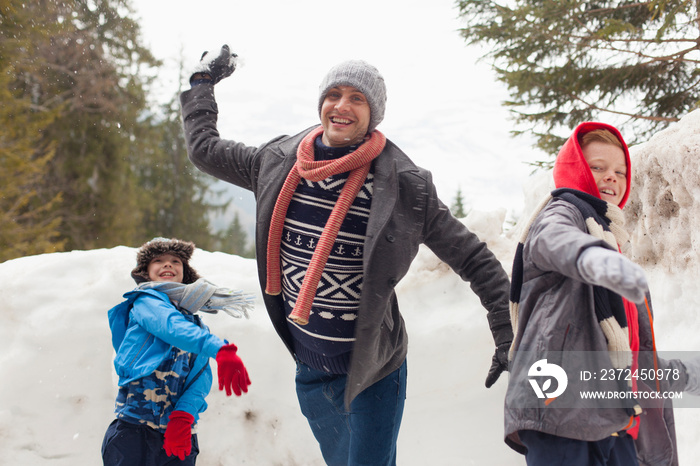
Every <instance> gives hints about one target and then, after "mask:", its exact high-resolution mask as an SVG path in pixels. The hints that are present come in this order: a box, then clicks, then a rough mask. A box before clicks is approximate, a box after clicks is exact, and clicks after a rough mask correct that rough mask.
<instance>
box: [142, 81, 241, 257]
mask: <svg viewBox="0 0 700 466" xmlns="http://www.w3.org/2000/svg"><path fill="white" fill-rule="evenodd" d="M177 95H179V92H178V93H177ZM177 95H175V96H173V99H172V100H171V101H170V102H168V103H167V104H165V105H164V106H163V107H162V111H161V113H160V114H159V115H154V116H152V117H150V118H149V121H150V131H149V132H148V134H144V135H143V138H142V139H141V140H140V141H139V143H138V144H137V148H138V150H139V152H140V153H141V154H142V155H143V157H141V158H139V159H137V160H135V172H136V178H137V180H138V185H139V189H141V190H142V194H141V197H142V199H141V201H140V203H141V211H142V212H143V215H144V219H143V222H142V225H143V227H144V230H145V231H144V233H143V234H144V236H145V237H148V238H151V237H155V236H166V237H176V238H181V239H185V240H188V241H194V243H195V244H196V245H197V247H199V248H202V249H206V250H213V249H215V248H216V247H217V245H218V241H219V237H218V236H217V235H216V234H215V233H213V232H212V231H211V230H212V228H211V225H210V218H211V216H212V215H213V214H215V213H216V212H217V211H222V210H223V209H225V208H226V207H227V205H228V203H227V202H219V203H217V202H216V199H218V198H219V197H220V194H221V193H219V192H216V191H214V190H213V189H212V185H211V182H210V180H209V179H208V178H206V177H205V175H204V174H202V173H201V172H200V171H199V170H197V169H196V168H195V167H194V166H193V165H192V163H190V162H189V160H188V159H187V149H186V147H185V138H184V133H183V131H184V130H183V127H182V121H181V119H180V107H179V101H178V98H177Z"/></svg>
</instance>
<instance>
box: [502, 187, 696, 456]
mask: <svg viewBox="0 0 700 466" xmlns="http://www.w3.org/2000/svg"><path fill="white" fill-rule="evenodd" d="M592 246H599V247H606V248H609V246H608V245H607V244H605V242H604V241H602V240H600V239H597V238H595V237H594V236H592V235H590V234H588V233H587V230H586V226H585V223H584V219H583V216H582V215H581V213H580V212H579V211H578V209H577V208H576V207H574V206H573V205H572V204H570V203H568V202H566V201H562V200H554V201H550V203H549V204H548V205H547V206H546V207H545V208H544V209H543V211H542V212H541V213H540V215H539V216H538V217H537V218H536V220H535V222H534V223H533V225H532V227H531V229H530V234H529V235H528V239H527V241H526V242H525V245H524V249H523V270H524V276H523V287H522V293H521V300H520V306H519V318H518V323H517V333H516V337H515V340H514V342H513V347H512V348H513V350H514V354H515V360H514V363H513V364H511V367H510V377H509V381H508V390H507V393H506V402H505V436H506V443H507V444H508V445H510V446H511V447H512V448H513V449H515V450H517V451H520V452H521V453H524V452H525V451H526V450H525V448H524V446H523V445H522V443H521V442H520V439H519V437H518V431H519V430H536V431H540V432H545V433H549V434H552V435H558V436H562V437H568V438H573V439H579V440H585V441H597V440H601V439H603V438H606V437H608V436H610V435H611V434H613V433H615V432H618V431H621V430H622V429H624V427H625V426H626V425H627V424H628V422H629V420H630V417H629V415H628V414H626V413H625V411H624V410H623V409H622V408H615V407H609V408H596V409H591V408H590V407H587V408H576V407H572V406H573V405H567V407H566V408H564V407H562V408H557V403H558V402H560V401H561V400H554V401H553V402H552V403H551V404H550V405H549V406H546V407H545V406H543V405H539V407H533V406H532V405H527V406H526V405H525V404H524V403H523V400H524V399H526V398H527V397H531V396H532V393H533V389H532V387H531V385H530V383H529V382H528V378H529V376H528V369H529V367H530V366H529V364H519V363H518V357H519V355H523V354H527V353H528V352H546V351H550V352H553V354H564V356H562V357H563V358H566V357H567V356H566V355H567V354H568V355H581V354H584V352H598V353H603V354H606V352H607V342H606V339H605V336H604V335H603V332H602V330H601V328H600V324H599V323H598V321H597V318H596V316H595V310H594V304H593V287H592V286H591V285H588V284H587V283H585V282H584V281H583V278H582V277H581V275H580V274H579V271H578V269H577V267H576V262H577V259H578V257H579V255H580V254H581V252H583V251H584V250H585V249H586V248H589V247H592ZM647 298H648V297H647ZM637 307H638V314H639V321H638V324H639V336H640V353H639V355H640V360H639V366H640V368H649V367H654V365H653V364H654V361H653V360H652V358H655V352H654V351H653V350H654V345H653V334H652V324H651V321H650V319H651V318H652V316H651V315H650V310H647V309H646V306H644V305H642V306H637ZM550 362H551V361H550ZM568 362H569V363H573V362H572V361H568ZM566 363H567V361H562V362H561V365H562V367H567V366H566V365H565V364H566ZM657 363H658V364H659V367H664V368H666V367H669V368H672V369H678V370H679V371H680V374H681V376H680V377H679V380H678V381H677V383H675V384H673V386H668V385H666V384H665V385H664V386H663V387H662V389H665V390H673V391H682V390H683V389H684V387H685V380H686V379H687V376H686V373H685V368H684V367H683V365H682V364H681V363H680V362H679V361H677V360H671V361H663V360H660V359H659V360H657ZM600 379H601V377H600V376H599V377H598V380H587V381H582V380H575V379H574V380H572V378H571V377H570V378H569V385H568V387H567V389H566V390H567V391H571V392H572V393H578V392H579V390H588V391H590V390H616V389H617V388H618V386H617V385H616V384H614V383H613V382H611V381H605V380H600ZM672 382H673V381H672ZM638 383H639V384H640V388H642V386H643V385H644V384H643V383H642V382H641V381H639V382H638ZM640 404H641V405H642V408H643V409H644V412H643V414H642V415H641V416H640V430H639V437H638V439H637V441H636V446H637V454H638V457H639V460H640V464H641V465H642V466H644V465H676V464H678V458H677V454H676V451H677V450H676V436H675V427H674V421H673V411H672V405H671V402H670V400H667V401H666V404H665V405H664V406H662V405H657V406H654V405H653V404H652V403H649V402H642V403H640ZM524 406H525V407H524Z"/></svg>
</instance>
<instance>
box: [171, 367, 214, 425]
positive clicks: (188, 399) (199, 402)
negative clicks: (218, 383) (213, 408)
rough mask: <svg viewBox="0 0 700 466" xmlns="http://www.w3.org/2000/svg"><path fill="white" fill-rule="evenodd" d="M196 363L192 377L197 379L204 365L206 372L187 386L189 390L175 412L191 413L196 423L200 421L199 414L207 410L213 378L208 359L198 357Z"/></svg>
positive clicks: (180, 399) (178, 403)
mask: <svg viewBox="0 0 700 466" xmlns="http://www.w3.org/2000/svg"><path fill="white" fill-rule="evenodd" d="M195 361H196V362H195V364H194V368H193V369H192V372H191V374H190V377H193V378H194V377H197V374H198V373H199V371H200V370H201V369H202V364H204V371H203V372H202V373H201V375H200V376H199V377H197V379H196V380H194V381H193V382H192V383H191V384H189V385H186V386H187V389H186V390H185V392H184V393H183V394H182V396H181V397H180V398H179V399H178V400H177V403H176V404H175V410H177V411H185V412H186V413H190V414H191V415H192V416H194V419H195V422H197V420H198V419H199V414H200V413H203V412H204V411H205V410H206V409H207V402H206V400H205V398H206V396H207V395H208V394H209V392H210V391H211V384H212V381H213V378H212V371H211V367H210V366H209V360H208V359H207V358H205V357H202V356H198V357H197V359H196V360H195ZM188 383H189V381H188Z"/></svg>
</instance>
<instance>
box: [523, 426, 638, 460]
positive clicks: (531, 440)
mask: <svg viewBox="0 0 700 466" xmlns="http://www.w3.org/2000/svg"><path fill="white" fill-rule="evenodd" d="M518 435H519V436H520V440H521V441H522V442H523V444H524V445H525V446H526V447H527V453H526V454H525V459H526V461H527V465H528V466H639V462H638V461H637V449H636V448H635V446H634V440H633V439H632V437H630V436H629V435H627V434H623V435H620V436H619V437H617V436H616V437H608V438H604V439H603V440H598V441H597V442H586V441H584V440H574V439H570V438H565V437H558V436H556V435H551V434H545V433H544V432H537V431H534V430H521V431H519V432H518Z"/></svg>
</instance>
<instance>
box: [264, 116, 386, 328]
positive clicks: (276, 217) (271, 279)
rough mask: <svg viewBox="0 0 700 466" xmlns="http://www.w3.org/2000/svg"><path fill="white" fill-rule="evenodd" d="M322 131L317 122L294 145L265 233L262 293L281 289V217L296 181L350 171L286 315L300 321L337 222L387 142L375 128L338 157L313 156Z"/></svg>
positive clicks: (307, 308)
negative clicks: (294, 157) (293, 155)
mask: <svg viewBox="0 0 700 466" xmlns="http://www.w3.org/2000/svg"><path fill="white" fill-rule="evenodd" d="M322 133H323V127H322V126H319V127H318V128H316V129H315V130H313V131H311V132H310V133H309V134H307V135H306V137H304V139H303V140H302V141H301V144H299V148H298V149H297V161H296V163H295V164H294V166H293V167H292V170H291V171H290V172H289V175H287V179H286V180H285V181H284V185H283V186H282V190H281V191H280V194H279V196H278V197H277V202H275V208H274V210H273V212H272V219H271V220H270V231H269V233H268V237H267V286H266V287H265V293H267V294H269V295H278V294H280V292H281V291H282V285H281V277H280V276H281V271H280V270H281V268H280V244H281V242H282V229H283V227H284V219H285V217H286V216H287V209H288V208H289V204H290V202H291V201H292V196H293V195H294V191H296V188H297V185H298V184H299V182H300V181H301V178H304V179H306V180H309V181H316V182H318V181H322V180H325V179H326V178H328V177H329V176H332V175H337V174H339V173H345V172H348V171H349V172H350V175H349V176H348V179H347V181H346V182H345V185H344V186H343V189H342V191H341V192H340V196H339V197H338V200H337V202H336V204H335V206H334V207H333V210H332V211H331V214H330V217H329V218H328V221H327V222H326V225H325V227H324V228H323V232H322V233H321V237H320V238H319V240H318V244H317V245H316V249H315V250H314V253H313V256H312V257H311V262H310V263H309V268H308V269H307V270H306V274H305V275H304V281H303V283H302V285H301V290H300V291H299V297H298V299H297V302H296V304H295V305H294V310H293V311H292V313H291V314H290V315H289V318H290V319H292V320H293V321H294V322H296V323H297V324H299V325H306V324H308V323H309V314H310V312H311V305H312V304H313V301H314V296H316V288H317V287H318V282H319V281H320V280H321V274H322V273H323V269H324V268H325V266H326V261H328V256H330V253H331V250H332V249H333V244H334V243H335V239H336V237H337V236H338V231H340V226H341V225H342V223H343V220H345V216H346V215H347V213H348V210H350V206H351V205H352V203H353V201H354V200H355V197H357V193H359V192H360V189H361V188H362V185H363V184H364V183H365V180H366V179H367V174H368V173H369V168H370V165H371V162H372V160H374V159H375V158H376V157H377V156H378V155H379V154H380V153H381V152H382V151H383V150H384V146H385V145H386V137H385V136H384V135H383V134H382V133H380V132H379V131H377V130H375V131H372V133H371V135H370V138H369V139H367V140H365V142H364V143H362V145H361V146H360V147H358V148H357V150H355V151H354V152H351V153H349V154H347V155H345V156H343V157H340V158H339V159H335V160H319V161H315V160H314V141H315V140H316V138H317V137H318V136H319V135H321V134H322Z"/></svg>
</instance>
